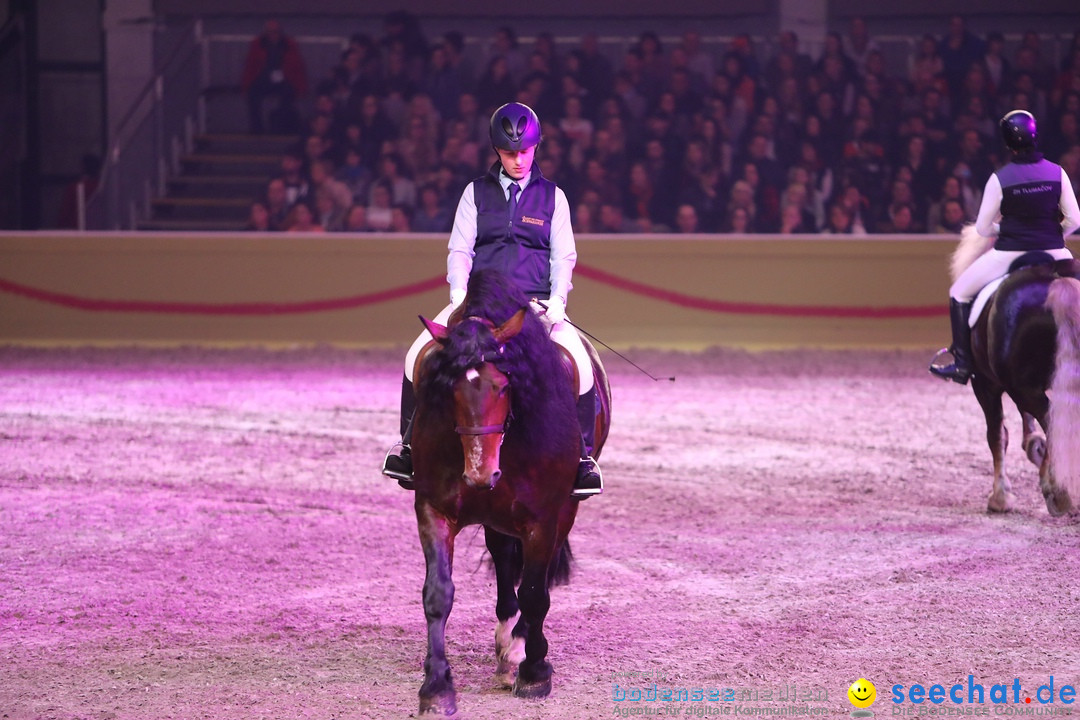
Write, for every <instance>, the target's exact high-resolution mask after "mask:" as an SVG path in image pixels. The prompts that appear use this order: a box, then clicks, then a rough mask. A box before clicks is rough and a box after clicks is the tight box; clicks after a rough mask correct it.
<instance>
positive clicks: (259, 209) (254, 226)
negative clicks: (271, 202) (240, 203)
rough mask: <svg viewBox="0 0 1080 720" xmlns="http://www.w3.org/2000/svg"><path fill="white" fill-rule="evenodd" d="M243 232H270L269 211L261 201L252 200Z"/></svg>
mask: <svg viewBox="0 0 1080 720" xmlns="http://www.w3.org/2000/svg"><path fill="white" fill-rule="evenodd" d="M244 229H245V230H249V231H254V232H268V231H269V230H270V211H269V210H267V209H266V203H265V202H263V201H262V200H253V201H252V202H251V207H250V208H248V220H247V224H246V225H244Z"/></svg>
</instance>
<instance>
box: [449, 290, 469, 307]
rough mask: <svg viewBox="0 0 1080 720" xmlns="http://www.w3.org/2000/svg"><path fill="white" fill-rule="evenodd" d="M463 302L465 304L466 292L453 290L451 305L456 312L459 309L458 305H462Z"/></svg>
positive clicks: (451, 292)
mask: <svg viewBox="0 0 1080 720" xmlns="http://www.w3.org/2000/svg"><path fill="white" fill-rule="evenodd" d="M463 302H465V291H464V290H451V291H450V304H451V305H452V306H453V307H454V309H455V310H456V309H457V307H458V305H461V303H463Z"/></svg>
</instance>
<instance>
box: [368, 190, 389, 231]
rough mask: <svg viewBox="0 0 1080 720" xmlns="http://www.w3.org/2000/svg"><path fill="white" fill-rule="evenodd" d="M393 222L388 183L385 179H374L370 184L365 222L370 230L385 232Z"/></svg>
mask: <svg viewBox="0 0 1080 720" xmlns="http://www.w3.org/2000/svg"><path fill="white" fill-rule="evenodd" d="M393 222H394V211H393V202H392V195H391V190H390V185H389V184H388V183H387V181H386V180H376V181H375V182H374V183H372V185H371V192H370V201H369V203H368V206H367V224H368V227H369V228H371V229H372V230H376V231H381V232H386V231H387V230H389V229H390V226H391V225H393Z"/></svg>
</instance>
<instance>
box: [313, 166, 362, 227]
mask: <svg viewBox="0 0 1080 720" xmlns="http://www.w3.org/2000/svg"><path fill="white" fill-rule="evenodd" d="M333 170H334V165H333V163H332V162H330V161H329V160H316V161H315V162H314V163H312V165H311V188H312V193H313V194H314V195H315V199H316V201H317V200H318V198H319V196H320V195H323V196H325V197H326V199H328V200H329V201H330V207H329V208H328V209H327V211H326V212H328V213H331V214H333V215H335V216H338V215H340V216H344V215H345V211H346V210H348V209H349V206H350V205H352V204H353V194H352V191H351V190H350V189H349V186H348V185H346V184H345V183H343V182H341V181H340V180H338V179H336V178H335V177H334V175H333ZM322 220H323V222H324V224H325V220H326V218H325V217H324V218H322ZM326 229H327V230H332V229H333V228H330V227H327V228H326Z"/></svg>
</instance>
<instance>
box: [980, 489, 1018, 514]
mask: <svg viewBox="0 0 1080 720" xmlns="http://www.w3.org/2000/svg"><path fill="white" fill-rule="evenodd" d="M1014 507H1016V496H1015V495H1013V494H1012V493H1011V492H1008V493H1001V494H993V495H991V496H990V499H989V500H987V502H986V510H987V512H992V513H1007V512H1012V511H1013V508H1014Z"/></svg>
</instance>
